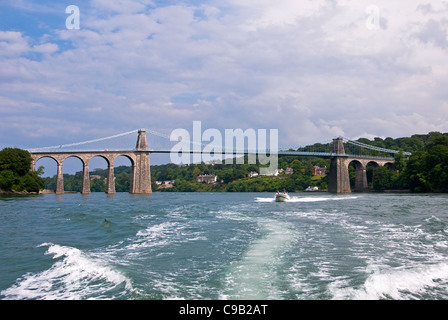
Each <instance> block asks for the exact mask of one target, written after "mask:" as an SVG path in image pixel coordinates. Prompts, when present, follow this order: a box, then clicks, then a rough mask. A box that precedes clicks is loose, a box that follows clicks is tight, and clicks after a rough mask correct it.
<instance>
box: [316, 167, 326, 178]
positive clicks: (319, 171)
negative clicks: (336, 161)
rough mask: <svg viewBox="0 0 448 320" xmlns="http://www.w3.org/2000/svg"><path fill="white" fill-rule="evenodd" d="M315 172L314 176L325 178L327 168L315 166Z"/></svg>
mask: <svg viewBox="0 0 448 320" xmlns="http://www.w3.org/2000/svg"><path fill="white" fill-rule="evenodd" d="M313 171H314V175H315V176H323V175H325V174H326V173H327V167H326V166H325V167H323V168H321V167H318V166H314V167H313Z"/></svg>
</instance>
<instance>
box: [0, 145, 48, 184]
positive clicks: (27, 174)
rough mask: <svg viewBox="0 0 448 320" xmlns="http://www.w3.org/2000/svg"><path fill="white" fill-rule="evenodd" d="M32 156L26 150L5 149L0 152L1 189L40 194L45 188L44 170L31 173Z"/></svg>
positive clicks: (40, 169)
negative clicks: (42, 176) (42, 175)
mask: <svg viewBox="0 0 448 320" xmlns="http://www.w3.org/2000/svg"><path fill="white" fill-rule="evenodd" d="M31 161H32V159H31V155H30V154H29V152H28V151H26V150H21V149H18V148H5V149H3V150H2V151H0V189H1V190H4V191H24V190H26V191H29V192H39V190H40V189H43V188H44V180H43V179H42V178H41V177H40V175H41V174H42V173H43V168H42V167H40V168H39V169H38V170H37V171H30V167H31Z"/></svg>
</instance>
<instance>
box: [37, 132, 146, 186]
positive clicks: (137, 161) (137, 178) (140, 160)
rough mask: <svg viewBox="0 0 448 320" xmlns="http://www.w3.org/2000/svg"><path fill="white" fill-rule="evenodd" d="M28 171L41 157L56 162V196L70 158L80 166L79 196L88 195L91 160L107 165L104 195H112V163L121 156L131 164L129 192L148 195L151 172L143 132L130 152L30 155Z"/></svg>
mask: <svg viewBox="0 0 448 320" xmlns="http://www.w3.org/2000/svg"><path fill="white" fill-rule="evenodd" d="M30 154H31V158H32V162H31V170H35V169H36V162H37V161H38V160H40V159H42V158H51V159H53V160H55V161H56V163H57V166H58V170H57V175H56V190H55V191H56V193H57V194H62V193H64V177H63V163H64V161H65V159H67V158H70V157H75V158H78V159H80V160H81V161H82V164H83V179H82V189H81V193H84V194H87V193H90V176H89V161H90V160H91V159H92V158H94V157H102V158H104V159H105V160H106V162H107V167H108V175H107V185H106V192H107V193H115V177H114V162H115V159H117V158H118V157H121V156H125V157H127V158H128V159H129V160H130V161H131V165H132V170H131V186H130V190H129V192H130V193H143V194H144V193H151V192H152V190H151V172H150V165H149V151H148V144H147V142H146V133H145V131H144V130H140V131H139V133H138V138H137V146H136V149H135V150H132V151H107V150H106V151H73V152H70V151H62V152H32V153H30Z"/></svg>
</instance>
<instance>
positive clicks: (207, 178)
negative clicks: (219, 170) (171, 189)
mask: <svg viewBox="0 0 448 320" xmlns="http://www.w3.org/2000/svg"><path fill="white" fill-rule="evenodd" d="M217 179H218V177H217V176H216V175H214V174H201V175H199V176H198V177H197V178H196V181H197V182H204V183H207V184H214V183H216V181H217Z"/></svg>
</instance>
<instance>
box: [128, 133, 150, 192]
mask: <svg viewBox="0 0 448 320" xmlns="http://www.w3.org/2000/svg"><path fill="white" fill-rule="evenodd" d="M135 149H136V150H135V155H136V157H135V163H134V165H133V166H132V175H131V176H132V178H131V189H130V191H129V192H130V193H152V189H151V169H150V164H149V151H148V142H147V141H146V130H145V129H140V130H139V131H138V138H137V144H136V146H135Z"/></svg>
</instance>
